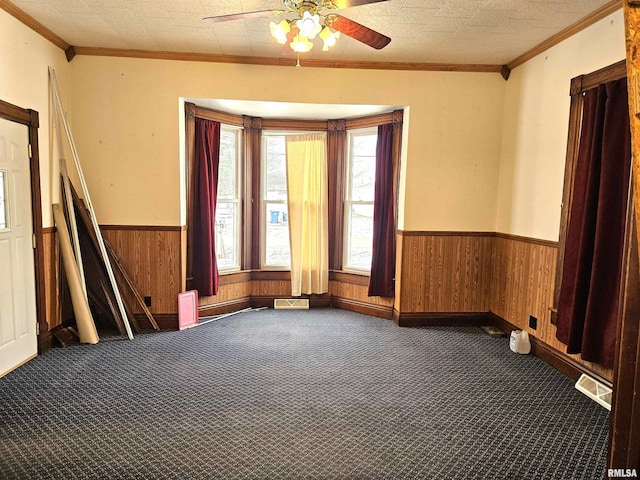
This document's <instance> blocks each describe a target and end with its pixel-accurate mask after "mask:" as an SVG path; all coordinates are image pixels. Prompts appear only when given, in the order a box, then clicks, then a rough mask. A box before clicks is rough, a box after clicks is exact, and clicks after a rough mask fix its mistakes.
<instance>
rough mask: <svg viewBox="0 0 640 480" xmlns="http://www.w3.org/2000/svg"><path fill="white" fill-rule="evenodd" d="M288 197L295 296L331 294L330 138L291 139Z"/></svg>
mask: <svg viewBox="0 0 640 480" xmlns="http://www.w3.org/2000/svg"><path fill="white" fill-rule="evenodd" d="M286 138H287V195H288V204H289V239H290V242H291V295H292V296H294V297H298V296H300V295H301V294H303V293H306V294H312V293H326V292H328V291H329V232H328V229H329V214H328V212H329V201H328V188H327V148H326V136H325V135H324V134H319V133H311V134H304V135H290V136H289V135H288V136H287V137H286Z"/></svg>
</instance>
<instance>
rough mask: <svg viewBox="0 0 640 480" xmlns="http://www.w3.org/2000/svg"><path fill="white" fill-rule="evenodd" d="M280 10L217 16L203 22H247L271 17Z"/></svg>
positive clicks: (207, 18)
mask: <svg viewBox="0 0 640 480" xmlns="http://www.w3.org/2000/svg"><path fill="white" fill-rule="evenodd" d="M279 12H280V10H258V11H257V12H244V13H232V14H231V15H216V16H213V17H204V18H203V19H202V20H203V21H204V22H209V23H219V22H228V21H230V20H246V19H248V18H258V17H269V16H271V15H273V14H275V13H279Z"/></svg>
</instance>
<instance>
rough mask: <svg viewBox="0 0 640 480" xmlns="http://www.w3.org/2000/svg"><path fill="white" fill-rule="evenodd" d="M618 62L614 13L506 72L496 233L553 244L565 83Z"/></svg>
mask: <svg viewBox="0 0 640 480" xmlns="http://www.w3.org/2000/svg"><path fill="white" fill-rule="evenodd" d="M624 58H625V43H624V19H623V15H622V10H620V11H618V12H616V13H614V14H612V15H610V16H609V17H607V18H605V19H603V20H601V21H600V22H597V23H596V24H594V25H592V26H591V27H589V28H587V29H585V30H583V31H582V32H580V33H578V34H576V35H574V36H572V37H571V38H569V39H567V40H565V41H564V42H562V43H560V44H558V45H556V46H555V47H553V48H551V49H549V50H547V51H546V52H544V53H542V54H540V55H538V56H537V57H535V58H533V59H532V60H530V61H528V62H526V63H525V64H523V65H522V66H520V67H518V68H515V69H514V70H513V71H512V72H511V77H510V78H509V81H508V82H507V85H506V95H505V109H504V129H503V135H502V138H503V142H502V154H501V164H500V181H499V194H498V210H497V231H498V232H502V233H510V234H515V235H523V236H526V237H534V238H540V239H544V240H552V241H557V240H558V233H559V228H560V203H561V201H562V188H563V181H564V166H565V159H566V148H567V133H568V123H569V103H570V98H569V83H570V80H571V78H573V77H575V76H578V75H581V74H585V73H590V72H592V71H595V70H598V69H599V68H602V67H606V66H607V65H611V64H613V63H615V62H617V61H620V60H622V59H624Z"/></svg>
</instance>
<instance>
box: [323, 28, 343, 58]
mask: <svg viewBox="0 0 640 480" xmlns="http://www.w3.org/2000/svg"><path fill="white" fill-rule="evenodd" d="M318 36H319V37H320V38H321V39H322V41H323V42H324V43H323V45H322V51H323V52H327V51H329V48H331V47H333V46H334V45H335V44H336V41H337V40H338V38H340V32H333V31H331V29H330V28H329V27H324V29H323V30H322V31H321V32H320V35H318Z"/></svg>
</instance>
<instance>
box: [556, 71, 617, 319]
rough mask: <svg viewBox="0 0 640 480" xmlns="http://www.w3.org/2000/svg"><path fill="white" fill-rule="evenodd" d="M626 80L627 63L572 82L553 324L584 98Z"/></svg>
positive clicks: (569, 214) (579, 77) (569, 213)
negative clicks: (616, 82)
mask: <svg viewBox="0 0 640 480" xmlns="http://www.w3.org/2000/svg"><path fill="white" fill-rule="evenodd" d="M626 76H627V67H626V60H621V61H619V62H617V63H614V64H612V65H609V66H607V67H604V68H601V69H599V70H596V71H595V72H592V73H589V74H585V75H578V76H577V77H574V78H572V79H571V84H570V90H569V94H570V95H571V104H570V108H569V129H568V134H567V157H566V164H565V171H564V187H563V192H562V203H561V204H560V212H561V213H560V233H559V236H558V256H557V260H556V278H555V285H554V290H553V305H552V306H551V307H549V310H550V311H551V323H552V324H554V325H555V324H556V323H557V319H558V301H559V299H560V287H561V285H562V270H563V267H564V265H563V264H564V255H565V249H566V242H567V232H568V229H569V223H570V222H571V202H572V198H573V184H574V177H575V174H576V164H577V161H578V150H579V146H580V134H581V129H582V111H583V108H584V94H585V92H586V91H588V90H591V89H592V88H596V87H597V86H599V85H600V84H602V83H607V82H611V81H614V80H619V79H621V78H624V77H626Z"/></svg>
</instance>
